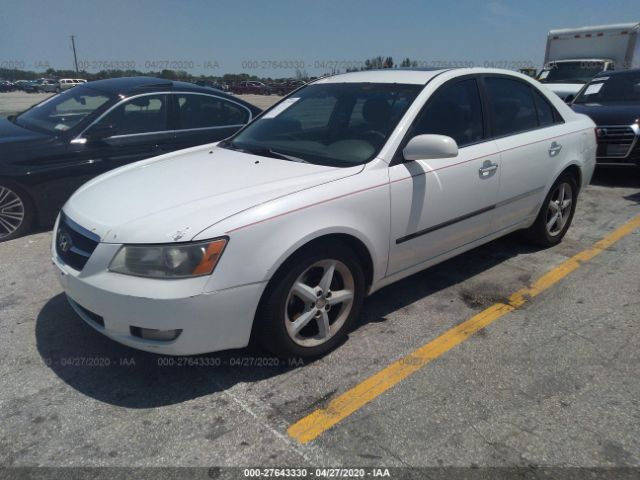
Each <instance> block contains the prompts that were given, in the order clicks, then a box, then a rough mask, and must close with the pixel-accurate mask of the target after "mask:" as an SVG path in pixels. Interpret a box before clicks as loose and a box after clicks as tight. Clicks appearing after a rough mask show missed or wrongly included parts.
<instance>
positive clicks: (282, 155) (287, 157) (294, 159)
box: [266, 148, 311, 163]
mask: <svg viewBox="0 0 640 480" xmlns="http://www.w3.org/2000/svg"><path fill="white" fill-rule="evenodd" d="M266 150H267V151H268V153H270V154H271V155H274V156H277V157H278V158H281V159H283V160H290V161H292V162H300V163H311V162H310V161H309V160H305V159H304V158H300V157H295V156H293V155H287V154H286V153H281V152H276V151H275V150H273V149H271V148H268V149H266Z"/></svg>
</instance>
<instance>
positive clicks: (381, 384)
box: [287, 215, 640, 443]
mask: <svg viewBox="0 0 640 480" xmlns="http://www.w3.org/2000/svg"><path fill="white" fill-rule="evenodd" d="M639 227H640V215H639V216H637V217H635V218H633V219H631V220H629V221H628V222H626V223H625V224H623V225H622V226H620V227H619V228H617V229H616V230H614V231H613V232H611V233H610V234H609V235H607V236H606V237H604V238H603V239H602V240H600V241H598V242H596V243H595V244H594V245H593V246H592V247H590V248H587V249H586V250H583V251H582V252H580V253H578V254H577V255H574V256H573V257H571V258H569V259H568V260H565V261H564V262H562V263H561V264H560V265H558V266H557V267H555V268H553V269H552V270H550V271H549V272H547V273H545V274H544V275H542V276H541V277H540V278H539V279H538V280H536V281H535V282H534V283H533V284H532V285H531V286H529V287H525V288H523V289H521V290H518V291H517V292H515V293H514V294H513V295H511V296H510V297H509V301H508V303H496V304H495V305H492V306H491V307H489V308H487V309H486V310H484V311H482V312H480V313H479V314H477V315H475V316H473V317H471V318H470V319H468V320H466V321H465V322H463V323H461V324H459V325H457V326H455V327H453V328H452V329H450V330H448V331H446V332H445V333H443V334H442V335H440V336H439V337H438V338H436V339H435V340H432V341H430V342H429V343H427V344H425V345H423V346H422V347H420V348H418V349H417V350H415V351H414V352H412V353H410V354H408V355H407V356H405V357H403V358H401V359H400V360H398V361H396V362H394V363H392V364H391V365H389V366H388V367H386V368H384V369H383V370H381V371H379V372H378V373H376V374H374V375H372V376H371V377H369V378H367V379H366V380H364V381H363V382H361V383H359V384H358V385H356V386H355V387H353V388H352V389H351V390H348V391H346V392H345V393H343V394H342V395H340V396H339V397H337V398H335V399H333V400H332V401H331V402H330V403H329V405H328V406H327V407H326V408H321V409H318V410H316V411H314V412H312V413H311V414H309V415H308V416H306V417H304V418H302V419H301V420H299V421H297V422H296V423H294V424H293V425H291V426H290V427H289V428H288V430H287V431H288V433H289V435H290V436H291V437H292V438H294V439H296V440H298V441H299V442H301V443H308V442H310V441H311V440H314V439H315V438H317V437H318V436H319V435H321V434H322V433H323V432H325V431H327V430H329V429H330V428H331V427H333V426H334V425H336V424H337V423H339V422H340V421H342V420H344V419H345V418H346V417H348V416H349V415H351V414H352V413H354V412H356V411H357V410H358V409H360V408H362V407H363V406H364V405H366V404H367V403H369V402H370V401H372V400H374V399H375V398H376V397H378V396H379V395H381V394H382V393H384V392H386V391H387V390H389V389H390V388H391V387H393V386H395V385H396V384H398V383H399V382H401V381H402V380H404V379H405V378H407V377H408V376H409V375H411V374H413V373H415V372H416V371H418V370H420V369H421V368H422V367H424V366H425V365H426V364H427V363H429V362H431V361H432V360H435V359H436V358H438V357H440V356H441V355H443V354H444V353H446V352H448V351H449V350H451V349H452V348H453V347H455V346H456V345H459V344H460V343H462V342H464V341H465V340H466V339H467V338H469V337H470V336H471V335H473V334H474V333H476V332H477V331H478V330H481V329H483V328H485V327H486V326H488V325H490V324H492V323H493V322H495V321H496V320H498V319H499V318H501V317H502V316H504V315H506V314H507V313H509V312H512V311H513V310H516V309H517V308H519V307H521V306H522V305H524V304H525V303H526V302H527V301H529V300H530V299H531V298H533V297H535V296H536V295H539V294H540V293H542V292H544V291H545V290H547V289H548V288H550V287H551V286H553V285H555V284H556V283H558V282H559V281H560V280H562V279H563V278H564V277H566V276H567V275H569V274H570V273H571V272H573V271H574V270H576V269H577V268H579V267H580V265H581V264H582V263H584V262H587V261H589V260H591V259H592V258H594V257H595V256H596V255H599V254H600V253H602V252H603V251H604V250H606V249H607V248H609V247H610V246H612V245H613V244H615V243H616V242H617V241H618V240H620V239H621V238H623V237H625V236H627V235H629V234H630V233H631V232H633V231H634V230H636V229H637V228H639Z"/></svg>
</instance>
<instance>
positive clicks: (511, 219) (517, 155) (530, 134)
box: [483, 76, 567, 231]
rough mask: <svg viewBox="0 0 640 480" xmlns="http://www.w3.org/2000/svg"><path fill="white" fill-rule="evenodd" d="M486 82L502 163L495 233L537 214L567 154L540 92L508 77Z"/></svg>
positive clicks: (558, 119)
mask: <svg viewBox="0 0 640 480" xmlns="http://www.w3.org/2000/svg"><path fill="white" fill-rule="evenodd" d="M483 81H484V85H485V87H486V92H487V103H488V110H489V114H490V117H491V124H492V136H493V137H494V138H495V142H496V144H497V145H498V148H499V150H500V152H501V158H502V165H501V170H502V173H501V176H500V190H499V192H498V198H497V206H496V212H495V218H494V230H496V231H497V230H503V229H506V228H509V227H511V226H514V225H516V224H518V223H520V222H523V221H525V220H527V219H530V218H531V217H535V216H536V215H537V213H538V210H539V208H540V205H541V203H542V201H543V199H544V197H545V195H546V193H547V190H548V188H549V187H550V186H551V182H552V181H553V177H554V175H555V172H557V171H558V168H557V165H559V164H562V163H563V162H564V157H565V153H566V151H567V149H566V148H564V146H563V141H564V139H563V137H562V136H558V133H559V132H558V129H557V128H556V126H557V125H558V124H559V123H562V118H561V117H560V115H559V114H558V112H557V111H556V110H555V108H554V107H553V106H552V105H551V104H550V103H549V102H548V101H547V100H546V99H545V98H544V96H543V95H542V94H541V93H540V92H539V91H538V90H537V89H536V88H534V87H533V86H531V85H530V84H529V83H527V82H524V81H522V80H519V79H516V78H513V77H506V76H485V77H484V79H483Z"/></svg>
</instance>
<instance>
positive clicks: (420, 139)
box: [402, 134, 458, 161]
mask: <svg viewBox="0 0 640 480" xmlns="http://www.w3.org/2000/svg"><path fill="white" fill-rule="evenodd" d="M402 154H403V156H404V159H405V160H406V161H413V160H433V159H436V158H453V157H457V156H458V144H457V143H456V141H455V140H454V139H453V138H451V137H447V136H445V135H431V134H428V135H417V136H415V137H413V138H412V139H411V140H409V143H407V146H406V147H404V149H403V150H402Z"/></svg>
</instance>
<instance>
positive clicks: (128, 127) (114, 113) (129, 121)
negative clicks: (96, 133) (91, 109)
mask: <svg viewBox="0 0 640 480" xmlns="http://www.w3.org/2000/svg"><path fill="white" fill-rule="evenodd" d="M168 112H169V109H168V100H167V95H164V94H158V95H143V96H140V97H134V98H132V99H130V100H127V101H125V102H124V103H122V104H120V105H118V106H117V107H116V108H114V109H113V110H111V111H110V112H109V113H107V114H106V115H105V116H104V117H103V118H102V119H101V120H100V123H103V124H108V125H113V127H114V129H115V132H116V133H115V134H116V135H132V134H140V133H153V132H162V131H166V130H169V122H168Z"/></svg>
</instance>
